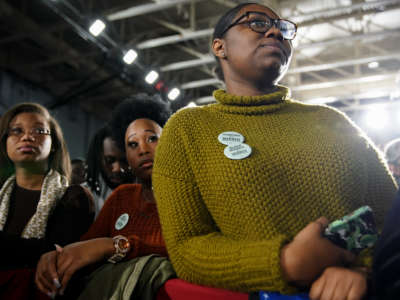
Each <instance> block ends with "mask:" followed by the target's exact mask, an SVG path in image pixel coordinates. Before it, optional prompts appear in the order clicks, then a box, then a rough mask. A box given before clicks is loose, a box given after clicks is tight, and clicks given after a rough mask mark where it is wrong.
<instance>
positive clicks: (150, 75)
mask: <svg viewBox="0 0 400 300" xmlns="http://www.w3.org/2000/svg"><path fill="white" fill-rule="evenodd" d="M157 78H158V73H157V72H156V71H154V70H152V71H150V72H149V73H148V74H147V75H146V77H145V78H144V80H146V82H147V83H148V84H152V83H154V82H155V81H156V80H157Z"/></svg>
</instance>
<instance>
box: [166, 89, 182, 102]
mask: <svg viewBox="0 0 400 300" xmlns="http://www.w3.org/2000/svg"><path fill="white" fill-rule="evenodd" d="M180 93H181V91H180V90H179V89H177V88H173V89H172V90H170V91H169V93H168V99H169V100H175V99H176V98H178V96H179V94H180Z"/></svg>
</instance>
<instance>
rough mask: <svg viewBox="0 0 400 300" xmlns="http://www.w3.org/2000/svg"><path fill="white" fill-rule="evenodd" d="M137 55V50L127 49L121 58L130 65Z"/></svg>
mask: <svg viewBox="0 0 400 300" xmlns="http://www.w3.org/2000/svg"><path fill="white" fill-rule="evenodd" d="M137 56H138V54H137V52H136V51H135V50H132V49H129V50H128V52H126V53H125V55H124V57H123V60H124V62H125V63H127V64H128V65H130V64H131V63H133V62H134V61H135V59H136V57H137Z"/></svg>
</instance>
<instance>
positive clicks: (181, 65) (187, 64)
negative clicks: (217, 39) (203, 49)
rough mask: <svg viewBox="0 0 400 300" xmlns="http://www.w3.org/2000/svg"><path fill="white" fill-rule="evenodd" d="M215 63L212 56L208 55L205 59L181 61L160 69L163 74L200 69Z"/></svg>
mask: <svg viewBox="0 0 400 300" xmlns="http://www.w3.org/2000/svg"><path fill="white" fill-rule="evenodd" d="M211 63H215V58H214V56H212V55H206V56H204V57H203V58H199V59H192V60H185V61H179V62H176V63H172V64H169V65H165V66H163V67H161V68H160V70H161V72H168V71H176V70H181V69H187V68H193V67H198V66H201V65H206V64H211Z"/></svg>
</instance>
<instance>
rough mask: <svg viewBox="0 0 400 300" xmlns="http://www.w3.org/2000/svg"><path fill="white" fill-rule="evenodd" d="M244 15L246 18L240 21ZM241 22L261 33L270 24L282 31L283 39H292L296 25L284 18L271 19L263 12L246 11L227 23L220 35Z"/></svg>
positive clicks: (269, 27) (267, 28)
mask: <svg viewBox="0 0 400 300" xmlns="http://www.w3.org/2000/svg"><path fill="white" fill-rule="evenodd" d="M245 17H246V18H247V20H246V21H244V22H240V21H241V20H242V19H243V18H245ZM242 24H243V25H247V26H248V27H249V28H250V29H251V30H253V31H255V32H257V33H262V34H264V33H266V32H267V31H268V30H270V29H271V27H272V26H275V27H276V28H278V29H279V31H280V32H281V33H282V37H283V38H284V39H285V40H293V39H294V37H295V36H296V32H297V25H296V24H295V23H293V22H291V21H288V20H284V19H272V18H270V17H269V16H267V15H266V14H265V13H263V12H259V11H248V12H246V13H244V14H243V15H241V16H240V17H239V18H238V19H237V20H236V21H235V22H233V23H232V24H231V25H229V26H228V27H227V28H226V29H225V30H224V31H223V32H222V34H221V36H224V34H225V33H226V32H227V31H228V30H229V29H231V28H232V27H233V26H236V25H242Z"/></svg>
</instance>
